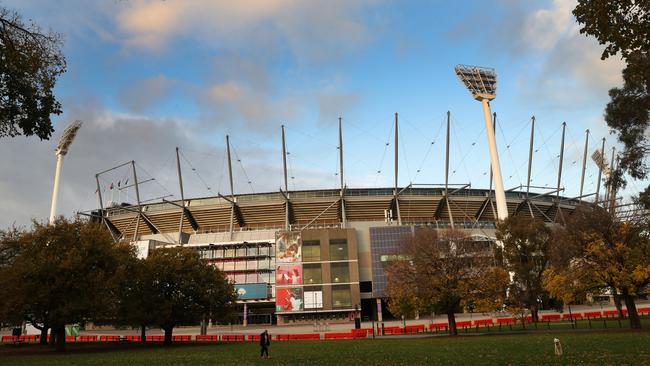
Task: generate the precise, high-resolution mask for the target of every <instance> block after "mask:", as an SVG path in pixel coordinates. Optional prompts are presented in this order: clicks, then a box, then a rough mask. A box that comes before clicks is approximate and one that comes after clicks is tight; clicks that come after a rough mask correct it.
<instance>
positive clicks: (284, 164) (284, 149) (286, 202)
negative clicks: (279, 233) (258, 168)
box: [282, 125, 289, 231]
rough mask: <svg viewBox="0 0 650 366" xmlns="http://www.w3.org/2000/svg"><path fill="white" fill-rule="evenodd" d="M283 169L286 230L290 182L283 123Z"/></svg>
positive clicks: (287, 228) (285, 226) (287, 226)
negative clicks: (288, 179)
mask: <svg viewBox="0 0 650 366" xmlns="http://www.w3.org/2000/svg"><path fill="white" fill-rule="evenodd" d="M282 169H283V171H284V194H285V195H286V200H285V202H284V230H286V231H288V230H289V182H288V181H287V144H286V142H285V137H284V125H282Z"/></svg>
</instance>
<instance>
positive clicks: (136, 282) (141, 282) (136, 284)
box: [112, 258, 158, 343]
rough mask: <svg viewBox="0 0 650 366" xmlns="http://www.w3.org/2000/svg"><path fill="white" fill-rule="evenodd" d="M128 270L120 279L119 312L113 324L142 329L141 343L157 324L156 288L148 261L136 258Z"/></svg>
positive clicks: (128, 266)
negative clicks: (149, 330)
mask: <svg viewBox="0 0 650 366" xmlns="http://www.w3.org/2000/svg"><path fill="white" fill-rule="evenodd" d="M127 268H128V270H127V271H125V272H124V274H125V275H124V276H123V277H121V278H120V279H118V283H119V291H118V296H117V307H116V308H117V311H116V316H115V319H113V321H112V322H113V323H115V324H120V325H130V326H134V327H139V328H140V341H141V342H143V343H144V342H145V341H146V330H147V327H148V326H151V325H153V324H155V322H156V310H157V307H158V304H157V303H156V300H157V298H156V295H157V294H156V288H154V287H153V286H152V284H153V283H154V280H155V279H154V278H153V273H151V272H150V271H149V270H148V267H147V266H146V260H144V259H137V258H134V259H133V260H132V261H130V262H129V263H128V264H127Z"/></svg>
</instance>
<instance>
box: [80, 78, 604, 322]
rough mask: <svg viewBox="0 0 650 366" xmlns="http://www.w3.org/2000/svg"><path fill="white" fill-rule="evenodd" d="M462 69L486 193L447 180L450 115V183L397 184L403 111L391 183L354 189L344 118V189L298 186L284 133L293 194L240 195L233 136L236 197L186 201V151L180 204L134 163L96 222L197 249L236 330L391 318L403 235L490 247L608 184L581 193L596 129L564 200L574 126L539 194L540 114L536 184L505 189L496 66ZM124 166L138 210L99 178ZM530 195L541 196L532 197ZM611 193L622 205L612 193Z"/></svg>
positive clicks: (142, 247)
mask: <svg viewBox="0 0 650 366" xmlns="http://www.w3.org/2000/svg"><path fill="white" fill-rule="evenodd" d="M456 72H457V74H458V76H459V77H460V78H461V80H462V81H463V82H464V83H465V85H466V86H467V88H468V89H469V90H470V92H471V93H472V95H473V96H474V98H475V99H477V100H479V101H481V103H482V105H483V111H484V117H485V127H486V132H487V136H488V146H489V149H490V159H491V168H492V169H491V170H492V171H491V172H490V185H489V187H488V188H487V189H475V188H472V187H471V185H469V184H465V185H452V184H449V183H448V180H449V138H450V120H449V113H448V114H447V144H446V157H445V182H444V183H443V184H409V185H406V186H398V172H399V165H398V162H399V159H398V152H399V148H398V142H399V139H398V136H397V133H398V131H399V128H398V123H399V122H398V115H397V113H396V114H395V126H394V131H395V142H394V153H395V169H394V177H395V184H394V186H393V187H383V188H354V187H347V186H346V185H345V183H344V178H343V177H344V171H343V166H344V154H343V139H342V123H341V119H339V131H338V132H339V146H338V150H339V159H340V162H339V169H340V171H339V172H338V176H339V177H340V187H338V188H334V189H316V190H290V189H289V187H288V182H287V161H286V160H287V152H286V147H285V134H284V126H283V128H282V156H283V166H284V189H282V188H281V189H280V190H279V191H277V192H266V193H253V194H235V192H234V189H233V175H232V163H231V156H230V143H229V138H228V136H226V146H227V162H228V172H229V181H230V194H229V195H228V196H225V195H222V194H218V195H216V196H210V197H200V198H185V197H184V193H183V181H182V172H181V159H180V155H179V149H178V148H177V149H176V158H177V168H178V180H179V188H180V193H181V197H180V198H181V199H180V200H173V201H168V200H165V198H162V202H157V203H147V202H142V201H141V199H140V194H139V189H138V186H139V184H140V183H141V182H139V181H138V179H137V175H136V165H135V162H133V161H131V162H127V163H124V164H121V165H118V166H116V167H114V168H111V169H108V170H105V171H103V172H100V173H97V174H96V181H97V191H96V192H97V194H98V199H99V205H100V207H99V209H98V210H94V211H93V213H92V214H91V216H93V217H94V218H96V219H98V220H101V221H102V222H104V223H105V224H106V226H107V227H108V228H109V229H110V231H111V233H112V235H113V236H114V238H115V239H116V240H128V241H131V242H133V243H134V244H135V245H136V246H137V247H138V250H139V253H140V256H142V257H144V256H146V255H147V254H148V253H149V252H150V251H152V250H155V249H156V248H159V247H165V246H176V245H182V246H187V247H191V248H195V249H196V250H197V251H199V253H200V255H201V257H202V258H204V259H205V260H206V261H209V262H210V263H212V264H213V265H215V266H217V267H218V268H220V269H221V270H222V271H223V272H224V273H225V275H226V276H227V277H228V278H229V279H230V281H231V282H232V283H233V284H234V285H235V287H236V289H237V293H238V295H239V300H238V315H237V319H235V322H237V323H240V324H244V325H247V324H248V323H276V322H277V323H279V324H286V323H313V322H320V321H326V322H335V321H352V320H353V319H355V318H362V319H366V320H370V319H372V320H377V321H381V320H382V319H383V318H384V316H390V314H389V313H388V310H387V306H386V293H385V290H386V278H385V275H384V270H383V265H384V263H385V262H387V261H390V260H393V259H395V255H396V253H397V251H398V248H399V243H400V240H401V238H402V237H403V236H404V235H405V234H408V233H412V232H413V231H414V230H415V228H416V227H418V226H427V227H431V228H435V229H449V228H452V229H458V230H462V231H464V232H466V233H467V235H468V236H470V237H471V238H472V239H473V240H475V241H477V242H481V245H485V246H486V247H489V246H494V245H497V243H496V240H495V228H496V223H497V222H498V221H499V220H503V219H504V218H506V217H508V215H529V216H530V217H534V218H536V219H540V220H543V221H544V222H546V223H548V224H549V225H552V224H554V223H561V222H564V220H565V219H566V218H567V217H568V216H569V215H571V213H572V212H573V211H574V210H575V208H576V206H577V205H578V204H579V203H580V202H581V201H583V200H584V199H586V198H587V197H589V196H595V197H599V192H598V191H599V188H600V184H597V185H596V192H595V193H590V194H583V185H584V176H585V168H586V163H587V152H588V151H587V149H588V138H589V133H588V131H587V141H585V148H584V155H583V159H582V178H581V182H580V194H579V196H578V197H575V198H567V197H563V196H561V195H560V193H561V192H562V191H563V188H562V186H561V178H562V169H563V168H562V163H563V155H564V130H565V128H566V124H563V125H562V140H561V144H560V146H561V150H560V154H559V155H558V157H559V169H558V176H557V177H558V178H557V186H556V187H553V188H548V187H533V186H531V164H532V158H533V135H534V128H535V121H534V118H533V120H532V131H531V140H530V154H529V159H528V179H527V181H526V185H525V186H524V185H522V186H519V187H516V188H514V189H508V190H507V189H504V187H503V180H502V177H501V171H500V164H499V158H498V153H497V149H496V142H495V137H494V128H495V127H494V123H495V120H496V116H494V115H492V114H491V111H490V106H489V103H488V101H489V100H492V99H494V97H495V88H496V74H495V73H494V70H493V69H484V68H477V67H471V66H457V68H456ZM603 144H604V142H603ZM597 152H598V153H599V154H600V155H599V156H600V159H596V158H594V160H596V165H597V166H598V168H599V172H598V179H597V181H596V182H600V180H601V174H603V173H604V174H607V168H608V167H607V163H606V160H605V159H604V158H603V156H604V145H603V148H602V149H600V150H599V151H597ZM129 165H130V166H129ZM123 167H127V168H132V175H131V179H132V184H131V185H129V186H124V187H121V188H120V189H125V188H130V187H133V188H134V189H135V193H136V201H137V202H135V203H120V204H116V203H109V204H107V205H106V206H107V207H104V203H103V200H102V194H101V189H100V188H101V187H100V177H101V175H102V174H106V173H109V172H110V171H112V170H115V169H119V168H123ZM492 182H494V189H493V188H492ZM125 183H126V182H125ZM112 188H113V184H112V183H111V189H112ZM531 188H533V189H536V190H537V191H542V193H538V192H535V193H533V192H531ZM605 194H606V197H608V196H609V197H615V194H614V193H612V194H610V192H605ZM604 202H607V198H606V199H605V201H604Z"/></svg>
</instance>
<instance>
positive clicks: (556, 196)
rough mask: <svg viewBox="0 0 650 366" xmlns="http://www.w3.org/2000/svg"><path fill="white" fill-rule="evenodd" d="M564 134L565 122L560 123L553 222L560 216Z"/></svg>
mask: <svg viewBox="0 0 650 366" xmlns="http://www.w3.org/2000/svg"><path fill="white" fill-rule="evenodd" d="M565 132H566V122H562V140H560V166H559V168H558V170H557V187H556V192H555V201H556V202H555V204H556V205H557V212H556V213H555V217H554V218H553V221H557V220H556V219H557V216H558V215H560V216H561V215H562V213H561V211H560V186H561V184H562V164H563V163H564V133H565Z"/></svg>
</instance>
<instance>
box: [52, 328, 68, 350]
mask: <svg viewBox="0 0 650 366" xmlns="http://www.w3.org/2000/svg"><path fill="white" fill-rule="evenodd" d="M52 331H53V333H56V348H55V349H56V351H57V352H64V351H65V325H57V326H53V327H52Z"/></svg>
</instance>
